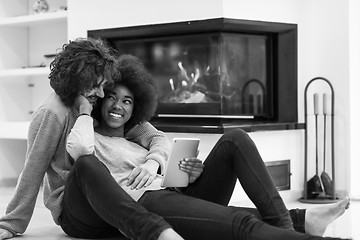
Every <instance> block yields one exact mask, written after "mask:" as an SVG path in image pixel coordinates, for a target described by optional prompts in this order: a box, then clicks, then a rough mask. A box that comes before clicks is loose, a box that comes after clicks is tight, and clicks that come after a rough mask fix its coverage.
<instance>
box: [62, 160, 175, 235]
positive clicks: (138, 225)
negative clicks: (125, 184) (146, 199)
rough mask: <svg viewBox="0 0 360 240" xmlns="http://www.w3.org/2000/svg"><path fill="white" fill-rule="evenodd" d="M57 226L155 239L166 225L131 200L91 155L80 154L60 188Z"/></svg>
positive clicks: (75, 231) (73, 231)
mask: <svg viewBox="0 0 360 240" xmlns="http://www.w3.org/2000/svg"><path fill="white" fill-rule="evenodd" d="M61 227H62V228H63V230H64V231H65V233H67V234H68V235H70V236H73V237H80V238H104V237H108V236H113V235H116V234H117V235H119V236H121V235H122V234H120V232H119V231H121V233H123V235H125V236H126V237H128V238H131V239H146V240H148V239H158V236H159V235H160V233H161V232H162V231H163V230H165V229H166V228H170V225H169V224H168V223H167V222H166V221H165V220H164V219H163V218H162V217H160V216H158V215H156V214H153V213H150V212H148V211H147V210H146V209H145V208H144V207H142V206H141V205H140V204H138V203H137V202H135V201H134V200H133V199H132V198H131V197H130V196H129V195H128V194H127V193H126V192H125V191H124V190H123V189H122V188H121V187H120V186H119V185H118V184H117V183H116V181H115V180H114V178H113V177H112V176H111V174H110V172H109V171H108V169H107V168H106V167H105V165H104V164H102V163H101V162H100V161H99V160H98V159H97V158H96V157H95V156H93V155H87V156H82V157H80V158H79V159H78V160H77V161H76V162H75V164H74V166H73V168H72V170H71V171H70V173H69V175H68V178H67V182H66V185H65V190H64V199H63V212H62V215H61Z"/></svg>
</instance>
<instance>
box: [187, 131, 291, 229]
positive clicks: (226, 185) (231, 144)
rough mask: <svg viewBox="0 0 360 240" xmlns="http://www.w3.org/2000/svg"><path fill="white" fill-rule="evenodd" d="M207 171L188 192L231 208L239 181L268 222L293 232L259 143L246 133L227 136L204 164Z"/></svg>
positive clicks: (237, 132) (226, 134)
mask: <svg viewBox="0 0 360 240" xmlns="http://www.w3.org/2000/svg"><path fill="white" fill-rule="evenodd" d="M204 165H205V167H204V171H203V173H202V174H201V176H200V177H199V178H198V179H197V181H195V182H194V183H193V184H191V185H189V186H188V187H187V188H186V189H184V190H183V191H184V193H185V194H188V195H190V196H194V197H197V198H201V199H205V200H208V201H211V202H215V203H219V204H222V205H227V204H228V202H229V200H230V198H231V195H232V193H233V189H234V187H235V183H236V179H238V180H239V181H240V183H241V185H242V187H243V189H244V191H245V192H246V194H247V195H248V197H249V198H250V199H251V201H252V202H253V203H254V204H255V206H256V208H257V210H258V211H259V212H260V214H261V216H262V218H263V220H264V221H266V222H267V223H270V224H272V225H275V226H280V227H283V228H289V229H293V224H292V220H291V218H290V215H289V212H288V210H287V209H286V207H285V204H284V202H283V200H282V198H281V197H280V194H279V193H278V191H277V189H276V188H275V185H274V183H273V182H272V179H271V177H270V174H269V172H268V170H267V168H266V166H265V164H264V162H263V160H262V158H261V156H260V154H259V152H258V150H257V147H256V145H255V143H254V142H253V141H252V140H251V138H250V137H249V135H248V134H247V133H246V132H244V131H243V130H240V129H237V130H233V131H231V132H228V133H225V134H224V135H223V136H222V137H221V138H220V139H219V141H218V142H217V143H216V145H215V146H214V148H213V149H212V151H211V152H210V154H209V156H208V157H207V158H206V160H205V162H204Z"/></svg>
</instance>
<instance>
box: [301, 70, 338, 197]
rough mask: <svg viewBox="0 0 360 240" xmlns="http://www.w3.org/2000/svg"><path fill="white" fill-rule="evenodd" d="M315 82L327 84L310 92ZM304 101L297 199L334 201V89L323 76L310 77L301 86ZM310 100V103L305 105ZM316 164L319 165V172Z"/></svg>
mask: <svg viewBox="0 0 360 240" xmlns="http://www.w3.org/2000/svg"><path fill="white" fill-rule="evenodd" d="M315 82H323V83H325V85H326V86H328V87H326V88H323V89H321V92H317V91H312V92H311V94H312V95H311V94H310V93H309V92H310V91H309V87H310V86H311V85H315V84H314V83H315ZM323 83H322V84H323ZM320 84H321V83H320ZM326 89H327V90H326ZM308 100H310V101H308ZM304 101H305V105H304V108H305V169H304V172H305V177H304V197H303V198H301V199H300V201H301V202H306V203H331V202H335V201H337V198H336V196H335V160H334V89H333V87H332V85H331V83H330V81H329V80H327V79H326V78H323V77H316V78H313V79H311V80H310V82H309V83H308V84H307V85H306V87H305V94H304ZM321 103H322V104H321ZM308 104H309V105H308ZM311 104H312V106H313V107H312V108H311V107H310V108H309V106H311ZM309 109H310V110H309ZM311 109H312V110H313V111H311ZM312 120H313V122H312ZM319 135H320V136H319ZM312 143H315V144H312ZM328 147H329V148H328ZM320 163H321V165H320ZM329 163H330V164H329ZM329 165H330V166H329ZM319 166H321V167H322V172H321V174H320V175H319ZM313 167H315V174H314V175H313V176H312V177H311V178H310V179H309V180H308V171H309V168H313ZM329 169H330V170H331V174H330V175H329V174H328V171H329Z"/></svg>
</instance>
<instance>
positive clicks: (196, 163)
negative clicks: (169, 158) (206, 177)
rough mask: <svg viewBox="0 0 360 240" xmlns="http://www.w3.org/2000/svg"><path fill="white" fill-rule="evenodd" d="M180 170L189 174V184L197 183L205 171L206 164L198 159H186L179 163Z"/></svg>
mask: <svg viewBox="0 0 360 240" xmlns="http://www.w3.org/2000/svg"><path fill="white" fill-rule="evenodd" d="M179 168H180V170H182V171H184V172H186V173H188V174H189V183H193V182H195V180H196V179H198V177H200V175H201V173H202V172H203V170H204V164H203V163H202V161H201V160H200V159H198V158H195V157H193V158H185V159H183V160H182V161H180V163H179Z"/></svg>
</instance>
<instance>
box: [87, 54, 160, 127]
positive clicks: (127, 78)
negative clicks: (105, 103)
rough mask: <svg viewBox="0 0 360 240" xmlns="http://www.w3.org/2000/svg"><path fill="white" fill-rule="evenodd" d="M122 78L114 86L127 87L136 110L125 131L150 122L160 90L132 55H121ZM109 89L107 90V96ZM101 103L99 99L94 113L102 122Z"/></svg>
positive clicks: (115, 81)
mask: <svg viewBox="0 0 360 240" xmlns="http://www.w3.org/2000/svg"><path fill="white" fill-rule="evenodd" d="M117 66H118V67H119V70H120V73H121V78H117V79H114V86H113V87H115V86H118V85H121V86H125V87H127V88H128V89H129V90H130V91H131V92H132V93H133V95H134V109H133V113H132V116H131V118H130V119H129V121H128V122H127V123H126V124H125V131H127V130H129V129H130V128H132V127H134V126H135V125H137V124H139V123H141V122H144V121H149V120H150V119H151V118H152V117H153V116H154V114H155V111H156V108H157V103H158V90H157V87H156V84H155V81H154V79H153V78H152V76H151V74H150V73H149V72H148V70H147V69H146V68H145V67H144V65H143V63H142V62H141V61H140V60H139V59H138V58H137V57H135V56H133V55H130V54H124V55H121V56H120V57H119V58H118V64H117ZM107 90H109V89H105V94H106V92H107ZM101 103H102V99H98V104H96V106H97V107H95V109H94V111H93V116H94V117H95V118H96V119H97V120H98V121H101V117H100V116H101V113H100V112H101V110H100V108H101Z"/></svg>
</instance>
